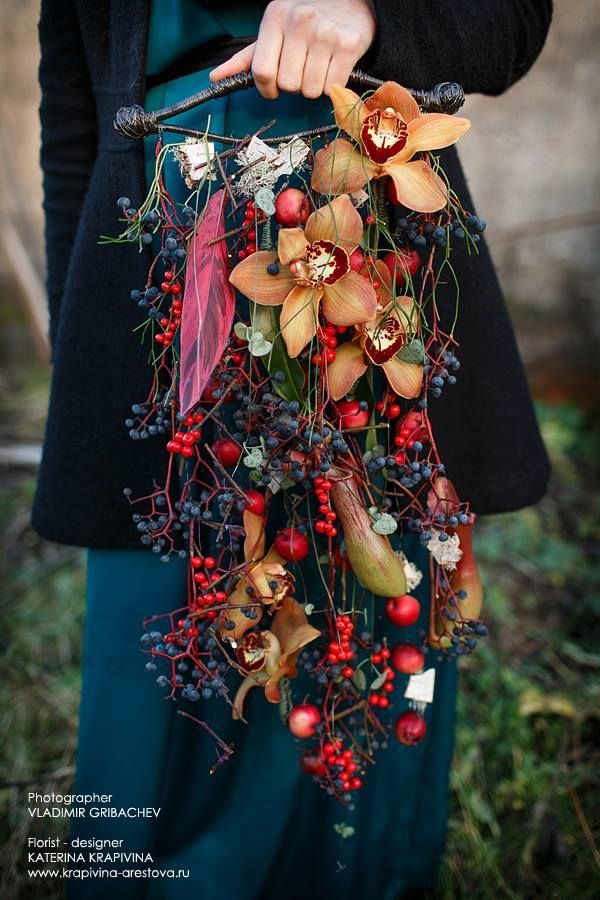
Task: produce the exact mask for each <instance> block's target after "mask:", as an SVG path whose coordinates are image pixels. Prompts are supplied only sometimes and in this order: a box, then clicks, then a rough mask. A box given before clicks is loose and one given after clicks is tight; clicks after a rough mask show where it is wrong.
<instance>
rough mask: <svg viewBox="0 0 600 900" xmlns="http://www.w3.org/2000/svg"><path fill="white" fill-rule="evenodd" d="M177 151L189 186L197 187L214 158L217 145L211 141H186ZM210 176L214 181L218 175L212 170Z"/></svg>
mask: <svg viewBox="0 0 600 900" xmlns="http://www.w3.org/2000/svg"><path fill="white" fill-rule="evenodd" d="M175 152H176V156H177V159H178V160H179V166H180V168H181V174H182V175H183V178H184V181H185V183H186V185H187V187H189V188H194V187H196V185H197V184H198V183H199V182H200V181H202V179H203V178H204V173H205V170H206V167H207V165H208V163H209V162H210V161H211V160H212V159H213V158H214V155H215V145H214V144H213V143H211V142H210V141H186V142H185V144H181V145H180V146H179V147H178V148H177V150H176V151H175ZM208 177H209V178H210V179H211V181H214V179H215V178H216V175H215V173H214V172H213V171H211V172H209V173H208Z"/></svg>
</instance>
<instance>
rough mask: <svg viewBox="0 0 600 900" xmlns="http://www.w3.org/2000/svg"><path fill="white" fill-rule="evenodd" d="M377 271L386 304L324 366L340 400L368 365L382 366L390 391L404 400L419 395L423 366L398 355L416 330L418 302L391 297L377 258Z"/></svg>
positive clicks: (387, 279)
mask: <svg viewBox="0 0 600 900" xmlns="http://www.w3.org/2000/svg"><path fill="white" fill-rule="evenodd" d="M375 268H376V273H375V272H373V274H374V275H375V274H376V275H377V277H378V278H379V290H380V291H381V292H382V293H383V294H384V295H385V297H386V300H385V305H384V306H379V307H378V311H377V315H376V316H375V317H374V318H373V319H372V320H371V321H370V322H366V323H365V324H363V325H358V326H356V329H355V332H356V333H355V335H354V337H353V338H352V340H351V341H348V342H347V343H345V344H342V345H341V346H340V347H337V349H336V355H335V359H334V360H333V362H331V363H330V364H329V366H328V367H327V377H328V384H329V394H330V396H331V398H332V400H341V399H342V397H344V396H345V395H346V394H347V393H348V392H349V391H350V390H351V389H352V387H353V386H354V384H356V382H357V381H358V379H359V378H360V377H361V376H362V375H364V373H365V372H366V371H367V369H368V367H369V365H376V366H381V368H382V369H383V372H384V374H385V377H386V378H387V380H388V382H389V385H390V387H391V388H392V390H393V391H394V392H395V393H396V394H398V396H399V397H404V398H406V399H407V400H410V399H412V398H413V397H418V396H419V394H420V393H421V388H422V386H423V366H422V364H420V363H411V362H407V361H406V360H403V359H400V358H399V357H398V351H399V350H401V349H402V347H403V345H404V344H405V342H406V340H407V339H410V338H411V337H412V336H414V335H415V333H416V330H417V319H418V316H417V312H418V310H417V305H416V303H415V302H414V300H413V299H412V297H396V299H395V300H392V296H393V290H392V283H391V276H390V273H389V269H388V268H387V266H386V265H385V264H384V263H382V262H381V261H378V262H377V263H376V266H375Z"/></svg>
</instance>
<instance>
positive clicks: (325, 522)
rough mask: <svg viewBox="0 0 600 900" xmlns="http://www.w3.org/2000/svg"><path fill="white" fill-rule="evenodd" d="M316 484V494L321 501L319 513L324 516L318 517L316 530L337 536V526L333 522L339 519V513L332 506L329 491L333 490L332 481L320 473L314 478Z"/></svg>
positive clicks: (328, 535) (319, 532) (329, 535)
mask: <svg viewBox="0 0 600 900" xmlns="http://www.w3.org/2000/svg"><path fill="white" fill-rule="evenodd" d="M314 485H315V495H316V498H317V500H318V501H319V507H318V510H319V515H320V516H322V518H320V519H317V520H316V521H315V531H316V532H317V534H326V535H327V537H330V538H332V537H335V536H336V534H337V528H336V527H335V525H334V524H333V523H334V522H335V520H336V519H337V514H336V513H335V512H334V510H333V509H332V508H331V500H330V497H329V491H330V490H331V487H332V485H331V481H329V479H328V478H323V477H321V476H320V475H319V476H318V477H317V478H315V480H314Z"/></svg>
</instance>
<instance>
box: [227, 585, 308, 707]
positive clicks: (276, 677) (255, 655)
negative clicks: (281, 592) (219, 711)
mask: <svg viewBox="0 0 600 900" xmlns="http://www.w3.org/2000/svg"><path fill="white" fill-rule="evenodd" d="M320 635H321V632H320V631H319V630H318V629H317V628H313V626H312V625H309V624H308V619H307V618H306V613H305V612H304V609H303V608H302V606H301V605H300V604H299V603H298V601H297V600H294V598H293V597H286V598H285V599H284V600H283V601H282V603H281V606H280V607H279V609H278V610H277V612H276V613H275V615H274V617H273V624H272V625H271V628H270V630H269V631H260V632H256V631H253V632H251V633H250V634H247V635H246V636H245V637H244V639H243V640H242V641H241V643H240V645H239V646H238V648H237V650H236V653H237V657H238V660H239V662H240V665H241V667H242V668H243V669H244V670H245V671H247V672H248V673H249V674H248V675H247V676H246V677H245V678H244V680H243V681H242V683H241V684H240V686H239V688H238V690H237V693H236V695H235V699H234V701H233V717H234V719H239V718H241V717H242V714H243V707H244V700H245V699H246V694H247V693H248V691H249V690H250V689H251V688H253V687H258V686H259V685H260V686H262V687H264V689H265V696H266V698H267V700H268V701H269V703H279V701H280V700H281V690H280V687H279V682H280V681H281V679H282V678H284V677H287V678H294V677H295V675H296V671H297V670H296V663H297V661H298V656H299V655H300V651H301V650H302V648H303V647H305V646H306V645H307V644H310V642H311V641H314V640H316V638H318V637H320Z"/></svg>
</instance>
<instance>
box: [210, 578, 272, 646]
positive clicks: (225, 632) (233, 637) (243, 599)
mask: <svg viewBox="0 0 600 900" xmlns="http://www.w3.org/2000/svg"><path fill="white" fill-rule="evenodd" d="M247 587H249V581H248V579H247V578H246V577H245V576H242V577H241V578H240V580H239V581H238V583H237V585H236V587H235V590H234V591H233V593H232V594H230V596H229V598H228V600H227V603H228V606H229V608H228V609H227V610H226V611H223V614H222V617H221V618H220V620H219V631H220V632H221V635H222V636H223V637H224V638H227V640H229V641H239V640H240V638H242V637H243V636H244V635H245V634H246V632H247V631H249V630H250V629H251V628H254V626H255V625H258V623H259V622H260V620H261V619H262V616H263V609H262V606H260V605H256V606H255V607H254V612H255V613H256V618H254V619H249V618H248V616H247V615H246V614H245V613H244V612H243V608H244V607H247V606H248V603H249V602H250V601H249V598H248V594H247V593H246V588H247ZM225 625H227V626H228V627H227V628H226V627H225ZM232 626H233V627H232Z"/></svg>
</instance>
